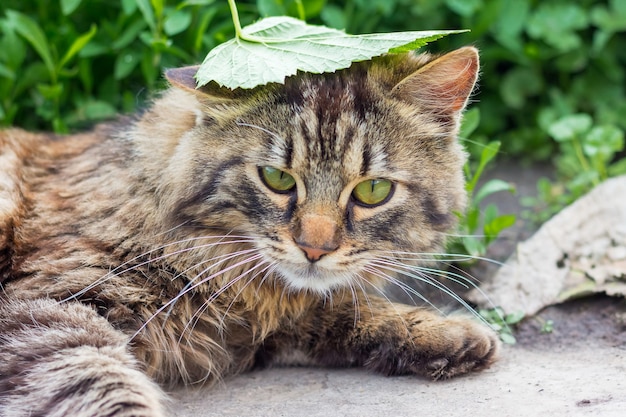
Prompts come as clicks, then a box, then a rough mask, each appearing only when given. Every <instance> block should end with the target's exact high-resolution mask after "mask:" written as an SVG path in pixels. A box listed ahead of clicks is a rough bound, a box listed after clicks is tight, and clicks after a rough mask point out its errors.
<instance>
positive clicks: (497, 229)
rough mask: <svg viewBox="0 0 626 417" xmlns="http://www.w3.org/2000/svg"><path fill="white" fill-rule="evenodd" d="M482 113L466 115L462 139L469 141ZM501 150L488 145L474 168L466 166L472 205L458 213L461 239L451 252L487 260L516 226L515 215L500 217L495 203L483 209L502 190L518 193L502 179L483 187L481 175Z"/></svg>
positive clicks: (456, 242) (492, 181)
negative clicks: (505, 233)
mask: <svg viewBox="0 0 626 417" xmlns="http://www.w3.org/2000/svg"><path fill="white" fill-rule="evenodd" d="M479 119H480V110H479V109H478V108H473V109H470V110H469V111H467V112H466V114H465V117H464V119H463V124H462V126H461V134H460V136H461V138H468V137H469V136H470V135H471V134H472V132H473V131H474V129H476V126H478V124H479ZM499 149H500V142H495V141H494V142H490V143H489V144H487V145H486V146H485V147H484V148H483V150H482V152H481V153H480V157H479V159H478V161H477V163H476V164H474V165H475V168H473V166H472V164H471V163H470V162H468V163H466V164H465V176H466V180H467V184H466V186H465V187H466V191H467V193H468V196H469V204H468V207H467V209H466V211H465V212H464V213H457V216H458V217H459V227H458V233H459V236H458V238H457V239H455V240H453V241H452V242H451V244H450V246H449V247H448V252H449V253H453V254H456V255H463V254H467V255H469V256H470V259H471V260H476V259H478V258H481V257H483V256H484V255H485V254H486V252H487V247H488V246H489V244H490V243H491V242H493V241H494V240H495V239H496V238H497V237H498V235H499V234H500V233H501V232H502V231H503V230H504V229H506V228H508V227H511V226H512V225H513V224H515V221H516V216H515V215H513V214H500V213H499V210H498V207H497V206H496V205H495V204H493V203H492V204H488V205H487V206H486V207H483V206H482V203H483V200H484V199H485V198H486V197H488V196H490V195H492V194H495V193H498V192H501V191H508V192H511V193H514V192H515V188H514V187H513V186H512V185H511V184H509V183H507V182H505V181H502V180H499V179H491V180H489V181H486V182H485V183H484V184H482V185H481V186H480V187H479V181H480V179H481V176H482V174H483V172H484V170H485V168H486V167H487V165H488V164H489V163H490V162H491V161H492V160H493V159H494V158H495V156H496V155H497V154H498V151H499Z"/></svg>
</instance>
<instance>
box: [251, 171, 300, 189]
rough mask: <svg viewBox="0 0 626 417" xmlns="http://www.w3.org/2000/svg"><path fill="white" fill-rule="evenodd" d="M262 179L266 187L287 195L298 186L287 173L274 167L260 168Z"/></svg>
mask: <svg viewBox="0 0 626 417" xmlns="http://www.w3.org/2000/svg"><path fill="white" fill-rule="evenodd" d="M259 171H260V175H261V178H262V179H263V182H264V183H265V185H267V186H268V188H269V189H270V190H272V191H275V192H277V193H287V192H289V191H291V190H292V189H293V187H295V185H296V180H295V179H294V178H293V177H292V176H291V175H289V174H287V173H286V172H285V171H281V170H280V169H276V168H272V167H261V168H259Z"/></svg>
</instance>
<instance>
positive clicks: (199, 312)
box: [178, 263, 267, 343]
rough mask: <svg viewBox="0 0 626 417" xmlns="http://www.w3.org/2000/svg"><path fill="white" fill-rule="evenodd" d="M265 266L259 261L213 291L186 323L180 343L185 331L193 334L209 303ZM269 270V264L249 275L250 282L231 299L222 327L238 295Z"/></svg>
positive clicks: (223, 317)
mask: <svg viewBox="0 0 626 417" xmlns="http://www.w3.org/2000/svg"><path fill="white" fill-rule="evenodd" d="M261 266H264V263H259V264H257V265H255V266H253V267H252V268H250V269H248V270H246V271H244V272H242V273H241V274H239V275H238V276H236V277H235V278H233V279H231V280H230V281H228V283H226V285H224V286H222V287H221V288H220V289H219V290H218V291H216V292H215V293H213V294H212V295H211V296H210V297H209V298H207V299H206V300H205V301H203V303H202V305H201V306H200V307H199V308H198V309H197V310H196V312H195V313H194V314H193V316H192V317H191V319H192V320H190V321H189V322H188V323H187V324H186V325H185V328H184V329H183V331H182V332H181V335H180V337H179V340H178V342H179V343H180V342H181V341H182V338H183V337H184V334H185V333H189V335H191V332H192V331H193V329H194V328H195V326H196V324H197V323H198V321H199V320H200V316H201V315H202V314H203V313H204V312H205V311H206V309H207V308H209V305H210V304H211V303H212V302H213V301H214V300H215V299H217V297H219V296H220V295H221V294H223V293H224V292H225V291H226V290H228V289H229V288H231V287H232V286H233V285H235V284H236V283H237V282H239V281H240V280H242V279H244V278H246V277H247V275H248V274H249V273H250V272H251V271H253V270H254V269H256V268H258V267H261ZM265 270H267V266H266V267H265V268H264V269H262V270H261V271H257V272H256V273H255V274H254V275H253V276H252V277H248V278H249V280H248V282H247V283H246V284H245V285H244V286H243V287H242V288H241V289H240V290H239V291H237V294H235V296H234V297H233V299H232V300H231V303H230V304H229V307H228V309H227V310H226V311H225V312H224V314H223V315H222V320H221V323H220V324H221V326H220V328H223V326H224V320H225V319H226V316H227V315H228V310H230V308H231V306H232V305H233V304H234V302H235V299H236V298H237V297H239V295H241V293H242V291H243V290H244V289H245V288H246V287H247V286H248V285H250V283H251V282H252V280H254V278H255V277H257V276H258V275H259V274H260V273H262V272H263V271H265Z"/></svg>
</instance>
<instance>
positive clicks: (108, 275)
mask: <svg viewBox="0 0 626 417" xmlns="http://www.w3.org/2000/svg"><path fill="white" fill-rule="evenodd" d="M229 237H235V238H237V239H239V240H234V241H223V239H225V238H229ZM208 238H219V239H220V241H219V242H212V243H206V244H203V245H198V246H192V247H189V248H184V249H180V250H178V251H174V252H172V253H168V254H164V255H160V256H158V257H156V258H151V259H148V260H147V261H143V262H141V263H139V264H137V265H133V266H132V267H130V268H126V269H123V270H120V269H122V268H124V267H125V266H126V265H128V264H131V263H133V262H135V261H137V260H139V259H142V258H144V257H146V256H149V255H151V254H152V253H155V252H160V251H162V250H163V249H166V248H168V247H171V246H174V245H181V244H184V243H189V242H192V241H194V240H200V239H208ZM253 242H254V240H253V239H252V238H249V237H247V236H231V235H223V236H201V237H194V238H189V239H183V240H179V241H176V242H171V243H168V244H165V245H162V246H159V247H157V248H155V249H151V250H149V251H147V252H144V253H142V254H140V255H137V256H135V257H134V258H132V259H129V260H128V261H126V262H124V263H122V264H120V265H118V266H117V267H115V268H114V269H112V270H111V271H109V272H107V273H106V274H105V275H103V276H102V277H100V278H98V279H97V280H96V281H94V282H93V283H92V284H90V285H88V286H86V287H84V288H83V289H81V290H80V291H78V292H77V293H76V294H72V295H71V296H69V297H67V298H65V299H63V300H61V302H67V301H70V300H73V299H77V298H78V297H80V296H81V295H84V294H86V293H87V292H89V291H91V290H92V289H94V288H96V287H97V286H98V285H102V284H104V283H105V282H107V281H108V280H110V279H112V278H114V277H115V276H119V275H121V274H124V273H127V272H130V271H133V270H135V269H137V268H141V267H142V266H145V265H148V264H151V263H154V262H158V261H161V260H163V259H166V258H168V257H170V256H175V255H180V254H182V253H185V252H189V251H192V250H196V249H203V248H208V247H211V246H214V245H226V244H231V243H253Z"/></svg>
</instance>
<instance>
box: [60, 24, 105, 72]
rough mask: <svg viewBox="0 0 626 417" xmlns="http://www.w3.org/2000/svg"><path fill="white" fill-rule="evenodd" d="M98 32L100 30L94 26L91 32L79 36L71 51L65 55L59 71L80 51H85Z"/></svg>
mask: <svg viewBox="0 0 626 417" xmlns="http://www.w3.org/2000/svg"><path fill="white" fill-rule="evenodd" d="M97 31H98V28H97V27H96V25H95V24H92V25H91V28H90V29H89V32H87V33H85V34H84V35H81V36H79V37H78V38H77V39H76V40H75V41H74V42H72V45H71V46H70V49H68V50H67V52H66V53H65V55H63V58H62V59H61V62H60V63H59V69H60V68H63V67H64V66H65V64H67V63H68V62H69V60H70V59H72V58H73V57H74V55H76V54H77V53H78V52H80V50H81V49H83V48H84V47H85V45H87V44H88V43H89V41H90V40H91V38H93V37H94V35H95V34H96V32H97Z"/></svg>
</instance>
